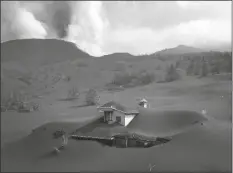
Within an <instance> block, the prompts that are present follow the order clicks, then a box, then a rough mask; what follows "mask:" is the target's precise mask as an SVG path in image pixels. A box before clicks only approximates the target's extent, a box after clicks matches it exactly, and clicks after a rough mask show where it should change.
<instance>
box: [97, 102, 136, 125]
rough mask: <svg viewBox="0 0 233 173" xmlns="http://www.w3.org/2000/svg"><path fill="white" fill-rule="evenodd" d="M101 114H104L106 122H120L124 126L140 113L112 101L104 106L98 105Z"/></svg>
mask: <svg viewBox="0 0 233 173" xmlns="http://www.w3.org/2000/svg"><path fill="white" fill-rule="evenodd" d="M97 109H98V111H99V113H100V115H103V117H104V122H106V123H108V124H113V123H119V124H121V125H123V126H127V125H128V124H129V123H130V122H131V121H132V120H133V119H134V117H135V116H137V115H138V114H139V112H138V111H137V110H130V109H129V108H127V107H125V106H124V105H121V104H120V103H117V102H115V101H110V102H108V103H105V104H104V105H102V106H99V107H97Z"/></svg>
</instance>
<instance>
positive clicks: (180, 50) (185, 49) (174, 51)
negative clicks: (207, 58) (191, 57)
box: [155, 45, 205, 55]
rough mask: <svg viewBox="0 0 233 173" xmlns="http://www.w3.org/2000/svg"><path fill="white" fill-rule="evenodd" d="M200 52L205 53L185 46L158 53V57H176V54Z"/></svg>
mask: <svg viewBox="0 0 233 173" xmlns="http://www.w3.org/2000/svg"><path fill="white" fill-rule="evenodd" d="M200 52H205V50H202V49H199V48H195V47H190V46H185V45H179V46H177V47H174V48H168V49H164V50H161V51H158V52H156V53H155V54H156V55H158V54H159V55H172V54H173V55H174V54H175V55H176V54H185V53H200Z"/></svg>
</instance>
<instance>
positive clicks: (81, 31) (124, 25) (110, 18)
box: [1, 1, 231, 56]
mask: <svg viewBox="0 0 233 173" xmlns="http://www.w3.org/2000/svg"><path fill="white" fill-rule="evenodd" d="M27 38H41V39H48V38H56V39H62V40H66V41H70V42H73V43H75V44H76V45H77V47H79V48H80V49H82V50H84V51H86V52H87V53H89V54H90V55H93V56H102V55H104V54H110V53H115V52H128V53H131V54H134V55H137V54H148V53H154V52H156V51H159V50H162V49H165V48H171V47H176V46H178V45H187V46H193V47H198V48H205V49H209V48H210V49H211V48H219V49H223V48H225V46H226V45H227V46H231V1H102V2H101V1H79V2H78V1H20V2H19V1H1V42H5V41H8V40H14V39H27Z"/></svg>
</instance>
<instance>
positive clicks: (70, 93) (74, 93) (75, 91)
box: [67, 87, 79, 100]
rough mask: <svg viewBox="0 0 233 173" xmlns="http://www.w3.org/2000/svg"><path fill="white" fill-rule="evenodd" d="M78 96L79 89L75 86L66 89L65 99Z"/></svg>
mask: <svg viewBox="0 0 233 173" xmlns="http://www.w3.org/2000/svg"><path fill="white" fill-rule="evenodd" d="M78 97H79V91H78V89H77V88H76V87H73V88H71V89H69V90H68V94H67V99H70V100H73V99H78Z"/></svg>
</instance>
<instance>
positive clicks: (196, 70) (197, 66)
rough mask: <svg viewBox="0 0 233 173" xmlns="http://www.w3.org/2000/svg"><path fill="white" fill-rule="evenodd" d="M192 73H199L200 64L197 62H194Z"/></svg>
mask: <svg viewBox="0 0 233 173" xmlns="http://www.w3.org/2000/svg"><path fill="white" fill-rule="evenodd" d="M193 73H194V75H199V74H200V64H199V63H198V62H197V63H195V66H194V69H193Z"/></svg>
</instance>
